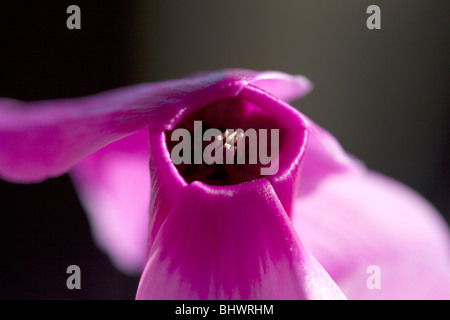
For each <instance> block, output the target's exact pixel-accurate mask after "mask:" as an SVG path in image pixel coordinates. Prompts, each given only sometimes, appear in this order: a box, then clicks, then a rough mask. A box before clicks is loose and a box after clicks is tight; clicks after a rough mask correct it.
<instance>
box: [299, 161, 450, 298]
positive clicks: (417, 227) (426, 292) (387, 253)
mask: <svg viewBox="0 0 450 320" xmlns="http://www.w3.org/2000/svg"><path fill="white" fill-rule="evenodd" d="M307 157H308V154H307V153H306V154H305V167H304V169H303V170H304V172H307V171H308V170H309V169H314V168H310V167H309V166H308V163H313V161H312V160H313V159H309V160H311V162H309V160H308V162H307V161H306V158H307ZM305 185H306V187H305V189H303V188H302V185H301V184H300V190H299V194H298V198H297V200H296V203H295V212H294V219H293V220H294V225H295V227H296V229H297V231H298V233H299V235H300V237H301V239H302V241H303V242H304V244H305V246H306V247H307V248H308V249H309V250H310V251H311V252H312V254H313V255H314V256H315V257H316V258H317V260H318V261H319V262H320V263H321V264H322V265H323V266H324V268H325V269H326V270H327V271H328V272H329V274H330V275H331V277H332V278H333V279H334V280H335V281H336V283H337V284H338V285H339V286H340V288H341V289H342V290H343V291H344V293H345V294H346V295H347V297H348V298H349V299H365V298H381V299H409V298H420V299H428V298H431V299H433V298H449V297H450V290H449V289H448V288H450V282H449V280H450V277H449V276H450V256H449V253H450V246H449V244H450V242H449V240H450V237H449V232H448V228H447V225H446V223H445V222H444V221H443V220H442V218H441V217H440V216H439V214H438V213H437V212H436V210H435V209H434V208H433V207H432V206H431V205H430V204H429V203H427V202H426V201H425V200H424V199H423V198H422V197H420V196H419V195H418V194H417V193H415V192H413V191H412V190H410V189H409V188H407V187H405V186H403V185H402V184H400V183H398V182H396V181H393V180H391V179H389V178H387V177H384V176H382V175H380V174H377V173H374V172H370V171H369V172H367V171H365V172H360V173H348V172H347V173H331V174H328V175H327V176H325V175H322V177H321V178H320V179H318V181H316V182H315V184H313V183H312V182H307V183H306V184H305ZM311 185H314V192H311V189H310V187H311ZM372 265H375V266H378V267H379V268H380V271H381V288H380V289H372V290H371V289H369V287H368V286H367V283H366V281H367V279H368V278H369V276H370V274H368V273H367V272H366V271H367V268H369V266H372ZM439 279H440V280H439Z"/></svg>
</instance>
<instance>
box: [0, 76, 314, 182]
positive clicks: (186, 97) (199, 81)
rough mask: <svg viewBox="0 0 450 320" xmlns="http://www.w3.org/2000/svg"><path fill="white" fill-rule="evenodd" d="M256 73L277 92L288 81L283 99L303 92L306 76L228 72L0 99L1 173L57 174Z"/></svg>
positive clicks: (228, 92)
mask: <svg viewBox="0 0 450 320" xmlns="http://www.w3.org/2000/svg"><path fill="white" fill-rule="evenodd" d="M271 74H272V75H273V76H274V77H276V79H274V80H273V81H271V80H270V77H271V76H270V75H271ZM253 79H255V85H257V84H258V83H260V84H261V85H262V86H263V87H264V89H266V90H269V91H270V90H272V89H273V90H274V91H275V92H280V89H279V88H280V85H278V81H280V82H281V83H284V84H286V83H288V84H290V85H289V86H288V87H289V89H287V90H285V91H284V92H283V93H282V94H283V95H285V96H286V97H287V98H289V97H294V96H300V95H302V94H304V93H305V92H306V91H307V90H308V88H307V87H308V85H307V80H305V79H303V80H298V79H297V78H295V77H292V76H288V75H286V76H282V74H281V73H273V72H269V73H264V72H263V73H258V72H254V71H248V70H225V71H216V72H209V73H202V74H198V75H195V76H191V77H187V78H184V79H181V80H171V81H164V82H160V83H148V84H140V85H134V86H130V87H125V88H120V89H116V90H111V91H107V92H104V93H101V94H97V95H92V96H87V97H83V98H77V99H64V100H49V101H37V102H29V103H24V102H20V101H16V100H12V99H1V100H0V176H1V177H2V178H3V179H6V180H10V181H14V182H24V183H27V182H39V181H42V180H44V179H46V178H49V177H54V176H58V175H61V174H63V173H65V172H67V171H68V170H70V168H71V167H72V166H73V165H74V164H75V163H76V162H78V161H79V160H81V159H82V158H83V157H85V156H87V155H89V154H90V153H93V152H95V151H96V150H98V149H100V148H101V147H103V146H105V145H107V144H109V143H111V142H114V141H116V140H119V139H121V138H123V137H125V136H127V135H129V134H132V133H134V132H137V131H139V130H142V129H144V128H148V127H151V126H160V127H162V126H164V127H170V126H171V124H172V122H173V121H175V120H176V119H177V118H179V117H181V115H182V114H184V113H186V112H187V111H188V109H189V110H194V109H195V108H199V107H202V106H205V105H207V104H208V103H211V102H212V101H216V100H218V99H221V98H233V97H235V96H236V95H237V94H238V93H239V92H240V90H241V89H242V88H243V87H244V86H246V85H247V84H248V83H249V82H251V81H252V80H253Z"/></svg>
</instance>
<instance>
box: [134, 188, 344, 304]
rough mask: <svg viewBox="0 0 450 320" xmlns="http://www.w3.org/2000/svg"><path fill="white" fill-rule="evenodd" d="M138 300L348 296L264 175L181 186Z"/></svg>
mask: <svg viewBox="0 0 450 320" xmlns="http://www.w3.org/2000/svg"><path fill="white" fill-rule="evenodd" d="M137 298H138V299H343V298H345V297H344V295H343V294H342V293H341V291H340V290H339V288H338V287H337V286H336V285H335V284H334V282H333V281H332V280H331V278H330V277H329V276H328V274H327V273H326V272H325V270H324V269H323V268H322V267H321V266H320V264H319V263H317V261H316V260H315V259H314V258H313V257H312V256H311V255H310V254H309V253H308V251H306V250H305V248H304V247H303V246H302V244H301V243H300V241H299V239H298V237H297V235H296V233H295V231H294V230H293V228H292V224H291V222H290V219H289V217H288V216H287V214H286V212H285V211H284V208H283V205H282V204H281V203H280V201H279V200H278V198H277V196H276V193H275V191H274V190H273V188H272V186H271V185H270V183H269V182H268V181H267V180H265V179H260V180H257V181H254V182H247V183H243V184H241V185H239V186H226V187H212V186H208V185H205V184H202V183H200V182H193V183H191V184H190V185H186V186H184V187H182V190H181V194H180V195H179V197H178V198H177V199H176V203H174V205H173V209H172V211H171V212H170V213H169V215H168V216H167V219H166V220H165V221H164V223H163V225H162V226H161V228H160V230H159V232H158V235H157V236H156V239H155V241H154V243H153V245H152V248H151V251H150V254H149V260H148V263H147V265H146V267H145V269H144V272H143V275H142V277H141V282H140V285H139V288H138V292H137Z"/></svg>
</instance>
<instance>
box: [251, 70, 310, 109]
mask: <svg viewBox="0 0 450 320" xmlns="http://www.w3.org/2000/svg"><path fill="white" fill-rule="evenodd" d="M249 84H251V85H252V86H255V87H258V88H260V89H263V90H264V91H267V92H269V93H270V94H272V95H273V96H275V97H277V98H279V99H281V100H283V101H286V102H290V101H293V100H295V99H299V98H302V97H303V96H305V95H307V94H308V93H309V92H310V91H311V90H312V89H313V84H312V83H311V81H309V80H308V79H307V78H305V77H304V76H301V75H295V76H293V75H290V74H286V73H284V72H279V71H264V72H259V73H258V74H257V75H256V76H255V77H254V78H253V79H252V80H251V81H249Z"/></svg>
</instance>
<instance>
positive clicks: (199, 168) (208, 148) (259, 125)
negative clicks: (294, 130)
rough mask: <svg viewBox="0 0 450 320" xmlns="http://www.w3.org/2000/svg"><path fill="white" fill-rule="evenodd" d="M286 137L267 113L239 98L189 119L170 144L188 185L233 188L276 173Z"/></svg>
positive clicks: (171, 134)
mask: <svg viewBox="0 0 450 320" xmlns="http://www.w3.org/2000/svg"><path fill="white" fill-rule="evenodd" d="M283 134H284V130H282V129H280V125H279V124H277V123H276V122H275V121H274V120H273V118H272V117H270V114H269V113H268V112H266V111H265V110H263V109H261V108H259V107H258V106H256V105H254V104H252V103H250V102H248V101H245V100H242V99H238V98H235V99H227V100H223V101H219V102H216V103H213V104H211V105H208V106H206V107H204V108H202V109H200V110H198V111H196V112H193V113H192V114H189V115H186V116H185V117H184V118H183V119H182V120H181V121H180V122H179V123H178V125H177V126H176V127H175V128H174V129H173V130H172V131H169V132H167V134H166V141H167V145H168V149H169V152H170V154H171V157H172V161H173V163H174V164H175V166H176V168H177V169H178V172H179V173H180V175H181V176H182V177H183V178H184V179H185V180H186V182H187V183H191V182H193V181H202V182H204V183H206V184H210V185H234V184H239V183H243V182H247V181H252V180H255V179H259V178H262V177H264V176H267V175H273V174H276V173H277V171H278V163H279V159H278V158H279V147H280V141H279V138H280V135H283Z"/></svg>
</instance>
